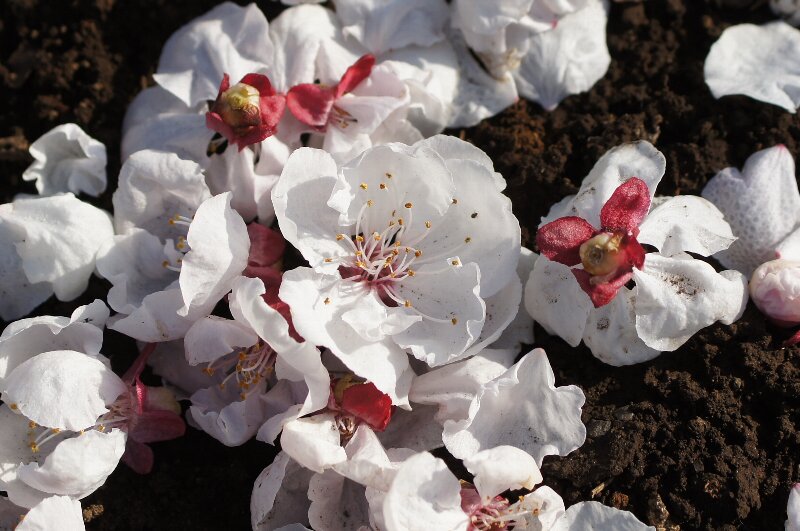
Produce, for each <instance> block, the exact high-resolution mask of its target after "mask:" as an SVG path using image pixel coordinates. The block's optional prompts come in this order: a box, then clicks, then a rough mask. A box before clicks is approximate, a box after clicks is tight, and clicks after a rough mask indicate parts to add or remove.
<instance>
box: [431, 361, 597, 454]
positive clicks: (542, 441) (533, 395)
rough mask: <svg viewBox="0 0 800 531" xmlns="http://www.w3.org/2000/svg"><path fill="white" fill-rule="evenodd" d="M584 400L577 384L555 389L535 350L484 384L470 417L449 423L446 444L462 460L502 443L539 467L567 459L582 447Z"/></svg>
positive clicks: (445, 438)
mask: <svg viewBox="0 0 800 531" xmlns="http://www.w3.org/2000/svg"><path fill="white" fill-rule="evenodd" d="M585 400H586V398H585V397H584V395H583V392H582V391H581V390H580V389H579V388H578V387H576V386H574V385H568V386H562V387H556V386H555V376H554V375H553V370H552V369H551V368H550V363H549V362H548V361H547V354H545V352H544V350H542V349H535V350H533V351H531V352H530V353H528V354H527V355H525V356H524V357H523V358H522V359H521V360H520V361H519V362H517V363H516V364H515V365H514V366H513V367H511V368H510V369H508V370H507V371H506V372H505V373H504V374H502V375H501V376H499V377H497V378H495V379H494V380H492V381H491V382H488V383H487V384H485V385H484V386H483V388H482V389H481V391H479V392H478V395H477V396H476V397H475V398H474V399H473V401H472V404H471V405H470V408H469V418H467V419H466V420H461V421H452V420H449V421H446V422H445V424H444V436H443V438H444V443H445V446H446V447H447V449H448V451H449V452H450V453H451V454H453V455H454V456H455V457H457V458H459V459H466V458H467V457H469V456H472V455H474V454H476V453H477V452H479V451H481V450H485V449H488V448H494V447H496V446H500V445H510V446H516V447H517V448H520V449H522V450H525V451H526V452H528V453H529V454H531V455H532V456H533V457H534V459H536V464H537V465H539V466H541V463H542V460H543V458H544V457H545V456H547V455H566V454H568V453H569V452H571V451H573V450H575V449H576V448H579V447H580V446H581V445H582V444H583V442H584V440H585V439H586V427H585V426H584V425H583V423H582V422H581V408H582V407H583V403H584V401H585ZM521 426H524V427H525V428H524V429H520V427H521Z"/></svg>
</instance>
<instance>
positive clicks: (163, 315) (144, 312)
mask: <svg viewBox="0 0 800 531" xmlns="http://www.w3.org/2000/svg"><path fill="white" fill-rule="evenodd" d="M182 307H183V297H182V296H181V290H180V288H179V287H178V283H177V282H173V283H172V284H170V285H169V286H167V289H165V290H164V291H156V292H155V293H151V294H150V295H147V296H146V297H145V298H144V299H143V300H142V305H141V306H139V307H138V308H136V309H135V310H134V311H133V312H131V314H130V315H127V316H126V315H123V314H117V315H115V316H114V317H112V318H111V319H110V321H109V325H108V327H109V328H110V329H112V330H116V331H117V332H120V333H122V334H125V335H126V336H130V337H132V338H134V339H136V340H138V341H144V342H145V343H153V342H161V341H172V340H173V339H180V338H182V337H183V336H184V335H186V332H187V331H188V330H189V327H190V326H192V323H193V322H194V319H193V318H189V317H182V316H180V315H178V310H180V309H181V308H182Z"/></svg>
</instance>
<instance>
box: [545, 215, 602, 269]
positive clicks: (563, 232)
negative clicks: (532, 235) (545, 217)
mask: <svg viewBox="0 0 800 531" xmlns="http://www.w3.org/2000/svg"><path fill="white" fill-rule="evenodd" d="M596 233H597V229H595V228H594V227H592V226H591V225H590V224H589V222H588V221H586V220H585V219H583V218H579V217H577V216H568V217H565V218H558V219H557V220H555V221H551V222H550V223H547V224H546V225H542V226H541V227H539V230H538V231H537V233H536V245H537V246H538V247H539V251H540V252H541V253H542V254H543V255H545V256H546V257H547V258H549V259H550V260H552V261H554V262H559V263H561V264H564V265H567V266H574V265H577V264H580V263H581V256H580V253H579V251H580V248H581V244H582V243H583V242H585V241H586V240H588V239H589V238H591V237H592V236H594V235H595V234H596Z"/></svg>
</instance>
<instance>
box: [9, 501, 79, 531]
mask: <svg viewBox="0 0 800 531" xmlns="http://www.w3.org/2000/svg"><path fill="white" fill-rule="evenodd" d="M14 529H15V531H49V530H50V529H58V530H59V531H85V529H86V527H85V526H84V525H83V512H82V511H81V504H80V502H79V501H78V500H75V499H73V498H70V497H68V496H51V497H49V498H45V499H44V500H42V501H41V502H39V503H38V504H37V505H35V506H34V507H32V508H31V510H30V511H28V514H26V515H25V518H24V519H22V521H21V522H19V525H18V526H17V527H15V528H14Z"/></svg>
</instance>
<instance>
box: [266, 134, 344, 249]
mask: <svg viewBox="0 0 800 531" xmlns="http://www.w3.org/2000/svg"><path fill="white" fill-rule="evenodd" d="M337 174H338V169H337V167H336V162H335V161H334V160H333V158H332V157H331V156H330V155H329V154H328V153H325V152H324V151H322V150H318V149H311V148H301V149H298V150H297V151H295V152H294V153H292V154H291V156H290V157H289V160H288V161H287V162H286V166H285V167H284V168H283V173H281V177H280V179H279V180H278V182H277V184H276V185H275V188H273V189H272V202H273V204H274V205H275V216H276V217H277V218H278V224H279V225H280V229H281V234H283V237H284V238H286V241H288V242H289V243H291V244H292V245H294V246H295V247H297V249H298V250H299V251H300V252H301V253H302V254H303V257H304V258H305V259H306V260H308V261H309V262H311V264H312V265H313V264H316V263H319V262H322V261H323V259H324V258H326V257H333V256H339V255H343V253H344V252H345V249H344V248H343V247H342V246H340V245H339V244H338V243H337V242H336V230H337V226H338V224H339V222H338V220H339V213H338V212H336V211H335V210H334V209H332V208H330V207H328V206H327V201H328V198H329V197H330V196H331V192H332V191H333V187H334V185H335V184H336V179H337V177H336V176H337Z"/></svg>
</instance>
